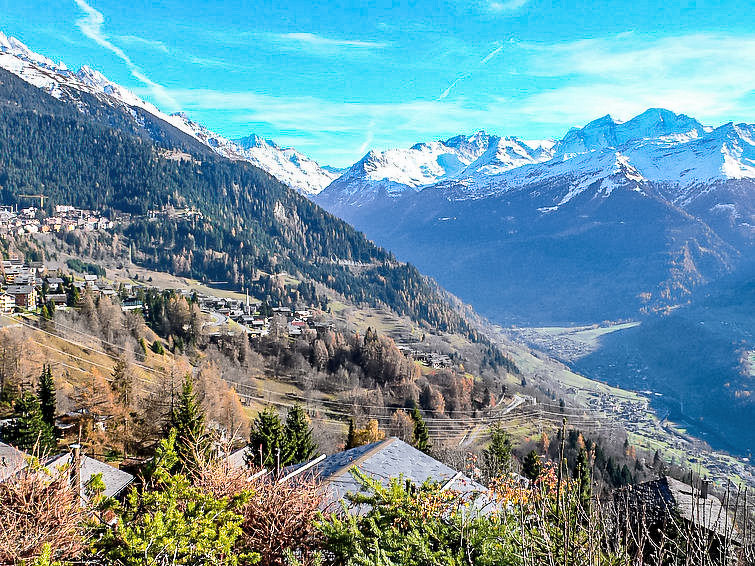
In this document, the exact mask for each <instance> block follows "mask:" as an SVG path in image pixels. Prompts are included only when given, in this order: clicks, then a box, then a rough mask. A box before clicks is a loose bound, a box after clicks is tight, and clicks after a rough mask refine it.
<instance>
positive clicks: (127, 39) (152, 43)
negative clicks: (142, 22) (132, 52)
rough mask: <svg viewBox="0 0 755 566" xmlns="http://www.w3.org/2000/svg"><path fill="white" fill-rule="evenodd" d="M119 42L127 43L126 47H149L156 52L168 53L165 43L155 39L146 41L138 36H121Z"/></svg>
mask: <svg viewBox="0 0 755 566" xmlns="http://www.w3.org/2000/svg"><path fill="white" fill-rule="evenodd" d="M118 41H120V42H121V43H125V44H126V45H137V46H142V47H148V48H150V49H154V50H155V51H161V52H163V53H168V46H167V45H165V43H163V42H162V41H158V40H155V39H146V38H144V37H140V36H138V35H121V36H119V37H118Z"/></svg>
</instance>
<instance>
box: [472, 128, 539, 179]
mask: <svg viewBox="0 0 755 566" xmlns="http://www.w3.org/2000/svg"><path fill="white" fill-rule="evenodd" d="M550 158H551V152H550V151H548V150H547V149H544V148H542V147H538V148H532V147H530V146H529V145H527V144H526V143H524V142H523V141H521V140H518V139H517V138H509V137H506V138H498V137H494V138H491V143H490V144H489V145H488V148H487V150H485V152H484V153H483V154H482V155H481V156H480V157H478V158H477V159H476V160H475V161H473V162H472V163H471V164H470V165H469V166H468V167H467V168H466V169H465V170H464V172H463V173H462V174H461V175H460V177H464V176H471V175H474V174H479V175H486V176H489V175H499V174H501V173H503V172H505V171H508V170H510V169H515V168H517V167H521V166H522V165H527V164H532V163H539V162H541V161H547V160H548V159H550Z"/></svg>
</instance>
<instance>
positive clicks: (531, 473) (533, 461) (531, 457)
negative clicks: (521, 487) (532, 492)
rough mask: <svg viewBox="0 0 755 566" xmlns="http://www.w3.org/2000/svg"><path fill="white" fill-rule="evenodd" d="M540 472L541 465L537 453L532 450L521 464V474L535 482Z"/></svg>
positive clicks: (541, 469)
mask: <svg viewBox="0 0 755 566" xmlns="http://www.w3.org/2000/svg"><path fill="white" fill-rule="evenodd" d="M542 471H543V465H542V463H541V462H540V456H538V455H537V452H535V451H534V450H532V451H531V452H530V453H529V454H527V455H526V456H525V457H524V462H523V463H522V474H524V477H525V478H527V479H529V480H532V481H535V480H536V479H537V478H539V477H540V473H541V472H542Z"/></svg>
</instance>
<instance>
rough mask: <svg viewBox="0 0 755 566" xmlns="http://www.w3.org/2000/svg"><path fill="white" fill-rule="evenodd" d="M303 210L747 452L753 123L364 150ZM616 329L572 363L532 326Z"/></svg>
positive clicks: (623, 125) (683, 119) (641, 124)
mask: <svg viewBox="0 0 755 566" xmlns="http://www.w3.org/2000/svg"><path fill="white" fill-rule="evenodd" d="M315 200H316V202H318V203H320V204H321V205H322V206H323V207H325V208H326V209H328V210H330V211H331V212H333V213H334V214H336V215H338V216H340V217H342V218H344V219H345V220H347V221H348V222H350V223H352V224H353V225H354V226H356V227H357V228H359V229H361V230H363V231H364V232H365V233H366V234H367V235H368V236H369V237H371V238H373V239H374V240H375V241H376V242H378V243H379V244H380V245H383V246H386V247H388V248H390V249H391V250H393V251H394V252H395V253H396V254H397V256H398V257H400V258H402V259H406V260H410V261H412V262H413V263H415V264H416V265H417V266H418V267H419V268H420V269H421V270H423V271H424V272H425V273H428V274H430V275H432V276H433V277H435V278H437V280H438V281H439V282H440V283H441V284H442V285H443V286H445V287H446V288H447V289H449V290H450V291H451V292H453V293H455V294H457V295H458V296H460V297H461V298H462V299H463V300H465V301H468V302H469V303H471V304H472V305H473V306H474V307H475V308H476V309H477V310H478V311H479V312H480V313H482V314H483V315H485V316H487V317H489V318H490V319H491V320H493V321H495V322H497V323H499V324H502V325H507V326H510V325H517V326H519V327H541V328H539V329H529V330H526V331H523V330H522V329H517V330H514V331H512V332H510V334H514V335H517V336H519V337H525V338H526V339H528V340H530V341H532V340H534V341H535V342H536V343H537V345H539V346H540V347H545V348H546V349H548V350H549V351H550V352H551V353H552V354H555V355H557V356H560V357H561V358H562V359H564V361H566V362H568V363H570V365H571V366H572V367H574V368H576V369H577V370H579V371H581V372H583V373H584V374H585V375H589V376H591V377H594V378H598V379H603V380H606V381H608V382H611V383H613V384H620V385H622V386H624V387H629V388H634V389H642V390H645V389H647V390H651V391H653V392H655V393H657V395H655V396H654V397H655V403H656V404H657V406H658V407H659V408H660V409H661V412H662V413H663V414H670V415H671V416H672V418H674V419H676V420H678V421H679V420H681V421H683V422H686V423H687V424H688V426H689V427H690V430H693V431H695V432H696V433H697V434H699V435H702V436H703V437H705V438H706V439H708V440H709V441H710V442H711V443H712V444H714V445H718V446H724V447H726V448H728V449H730V450H738V451H739V453H744V454H748V453H750V452H751V451H752V450H753V449H755V433H753V431H752V429H751V427H750V426H749V425H748V424H747V423H749V422H751V415H752V410H753V404H752V403H753V400H752V396H751V390H752V378H753V366H752V362H751V360H752V356H751V352H752V350H753V335H754V334H753V332H754V330H755V327H754V325H755V318H754V317H753V313H755V308H754V307H755V303H754V302H753V297H754V295H753V290H754V289H755V279H754V277H755V269H754V268H755V258H754V257H753V243H754V241H755V239H754V238H755V229H754V226H755V126H753V125H748V124H732V123H729V124H724V125H722V126H719V127H716V128H712V127H708V126H704V125H703V124H701V123H700V122H698V121H697V120H695V119H694V118H690V117H688V116H685V115H677V114H674V113H673V112H670V111H668V110H663V109H650V110H647V111H646V112H644V113H642V114H640V115H639V116H636V117H635V118H633V119H631V120H629V121H627V122H619V121H617V120H614V119H613V118H611V117H610V116H605V117H603V118H599V119H597V120H595V121H593V122H591V123H589V124H587V125H586V126H585V127H583V128H573V129H571V130H570V131H569V132H567V133H566V135H565V136H564V137H563V138H562V139H560V140H557V141H553V142H536V143H529V144H528V142H525V141H523V140H518V139H515V138H500V137H496V136H492V135H488V134H486V133H484V132H478V133H476V134H474V135H472V136H469V137H466V136H457V137H454V138H451V139H449V140H446V141H443V142H432V143H423V144H417V145H415V146H413V147H412V148H410V149H407V150H388V151H385V152H382V153H376V152H370V153H368V154H367V155H366V156H365V157H364V158H363V159H361V160H360V161H359V162H357V163H356V164H354V165H353V166H352V167H351V168H349V169H348V171H346V173H344V174H343V175H342V176H341V177H340V178H339V179H336V180H335V181H334V182H333V183H331V184H330V185H329V186H328V187H327V188H326V189H325V190H323V191H322V192H321V193H319V194H318V195H317V196H316V197H315ZM628 320H636V321H639V322H641V324H639V325H627V326H626V327H622V328H625V329H624V330H622V331H620V332H615V333H612V334H610V335H607V336H605V337H603V338H601V339H600V345H601V346H602V347H601V348H599V349H598V350H591V349H587V350H585V351H582V352H579V353H578V354H577V355H574V354H573V352H569V353H566V354H564V352H562V351H560V348H559V345H558V340H554V339H552V336H553V334H554V333H553V329H552V328H542V327H572V326H575V325H576V326H579V325H592V324H595V323H603V322H605V321H614V322H616V321H628ZM608 325H609V326H610V322H609V324H608ZM560 335H561V334H559V336H560Z"/></svg>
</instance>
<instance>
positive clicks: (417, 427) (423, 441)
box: [411, 405, 432, 453]
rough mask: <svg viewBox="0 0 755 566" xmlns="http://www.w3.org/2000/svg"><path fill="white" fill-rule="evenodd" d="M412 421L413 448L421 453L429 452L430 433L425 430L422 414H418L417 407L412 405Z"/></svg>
mask: <svg viewBox="0 0 755 566" xmlns="http://www.w3.org/2000/svg"><path fill="white" fill-rule="evenodd" d="M411 416H412V420H413V421H414V447H415V448H416V449H417V450H422V452H425V453H427V452H429V451H430V448H432V446H430V433H429V431H428V430H427V425H426V424H425V420H424V419H423V418H422V414H421V413H420V412H419V409H418V408H417V405H414V408H413V409H412V415H411Z"/></svg>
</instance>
